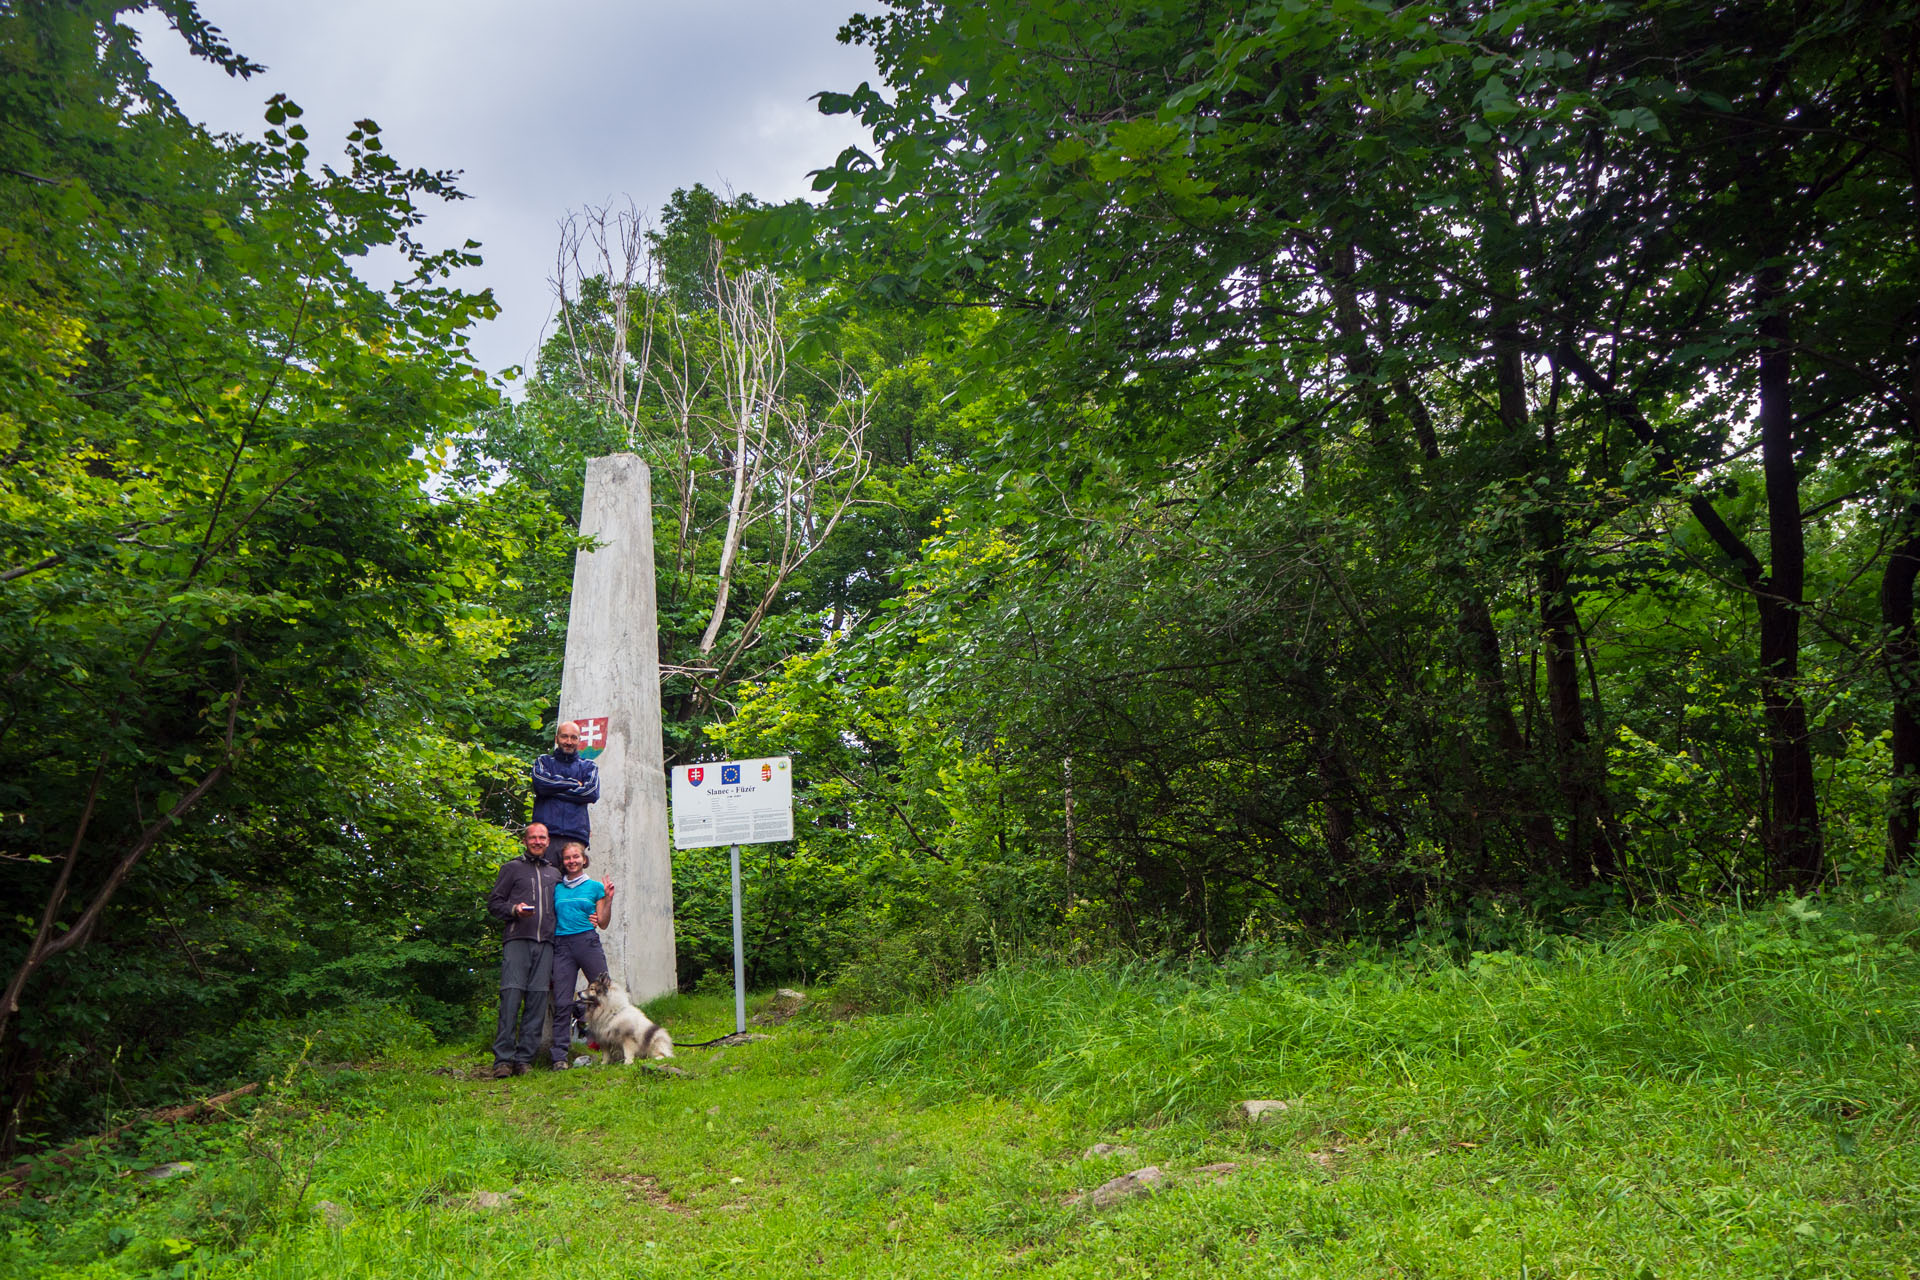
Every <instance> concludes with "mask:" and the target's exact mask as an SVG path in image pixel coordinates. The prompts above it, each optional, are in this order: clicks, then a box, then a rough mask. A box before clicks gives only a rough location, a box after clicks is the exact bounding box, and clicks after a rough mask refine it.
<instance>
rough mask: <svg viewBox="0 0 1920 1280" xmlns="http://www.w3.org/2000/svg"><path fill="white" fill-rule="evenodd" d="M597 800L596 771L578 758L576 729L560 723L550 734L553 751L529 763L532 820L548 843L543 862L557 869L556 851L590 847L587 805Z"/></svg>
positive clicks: (569, 723) (597, 781) (578, 736)
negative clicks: (574, 846)
mask: <svg viewBox="0 0 1920 1280" xmlns="http://www.w3.org/2000/svg"><path fill="white" fill-rule="evenodd" d="M599 798H600V769H599V766H597V765H595V764H594V763H593V761H591V760H583V759H581V758H580V726H579V725H577V724H575V723H574V722H573V721H571V720H562V721H561V722H560V726H559V727H558V728H557V729H555V730H554V731H553V751H552V753H551V754H549V755H544V756H541V757H540V758H539V759H538V760H535V761H534V762H533V820H534V821H535V822H540V823H545V824H546V828H547V834H548V835H549V836H550V837H551V838H552V843H551V844H549V845H548V846H547V862H548V863H550V864H551V865H553V866H555V867H558V866H559V865H560V851H561V850H563V849H565V848H566V847H567V845H569V844H570V843H573V842H574V841H578V842H579V843H580V844H582V845H588V846H591V845H592V843H593V841H592V839H591V837H592V835H593V826H592V824H591V822H589V821H588V818H587V806H588V805H590V804H592V803H593V802H594V801H595V800H598V799H599Z"/></svg>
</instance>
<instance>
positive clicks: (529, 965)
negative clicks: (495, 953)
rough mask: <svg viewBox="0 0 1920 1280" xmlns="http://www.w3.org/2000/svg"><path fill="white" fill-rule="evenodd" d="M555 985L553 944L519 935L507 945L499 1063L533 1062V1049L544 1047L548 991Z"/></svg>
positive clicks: (496, 1047) (496, 1044)
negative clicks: (542, 1037) (543, 1037)
mask: <svg viewBox="0 0 1920 1280" xmlns="http://www.w3.org/2000/svg"><path fill="white" fill-rule="evenodd" d="M552 984H553V943H551V942H535V941H534V940H533V939H531V938H515V939H513V940H512V941H510V942H508V943H507V944H506V946H505V950H504V951H503V952H502V954H501V957H500V1022H499V1025H498V1026H497V1027H495V1028H494V1033H493V1060H494V1061H495V1062H517V1063H520V1064H521V1065H523V1066H531V1065H532V1064H533V1051H534V1050H535V1049H538V1048H539V1047H540V1036H541V1034H542V1033H543V1032H545V1031H546V1029H547V1000H548V994H547V992H548V989H549V988H550V987H551V986H552ZM516 1024H517V1025H516ZM516 1029H517V1030H518V1032H519V1035H518V1037H517V1043H516V1036H515V1034H514V1033H515V1031H516Z"/></svg>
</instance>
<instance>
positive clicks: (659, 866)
mask: <svg viewBox="0 0 1920 1280" xmlns="http://www.w3.org/2000/svg"><path fill="white" fill-rule="evenodd" d="M580 532H581V534H582V536H585V537H590V538H593V539H594V540H595V541H597V542H598V543H599V544H600V545H599V546H597V547H596V548H595V549H594V550H592V551H581V552H579V553H577V554H576V555H575V557H574V561H573V602H572V605H571V607H570V609H569V611H568V615H567V660H566V667H565V669H564V671H563V672H562V675H561V678H560V718H561V719H562V720H576V721H582V722H585V721H588V720H599V719H602V718H604V719H605V721H606V724H605V726H604V736H605V745H604V746H603V747H602V748H601V751H600V754H599V756H598V757H596V758H595V763H596V764H598V765H599V766H600V800H599V803H597V804H595V805H594V806H593V809H592V811H591V816H592V821H593V847H592V855H593V869H592V871H591V872H590V874H591V875H592V876H593V877H594V878H595V879H597V880H602V881H611V882H612V883H613V886H614V889H615V892H614V895H613V919H612V920H611V921H610V922H609V924H608V926H607V929H606V932H605V933H604V934H603V935H602V942H603V943H604V945H605V947H606V952H607V963H608V964H609V965H610V966H611V967H612V969H613V975H614V977H615V978H618V979H622V980H624V981H625V983H626V985H627V990H628V992H629V993H631V995H632V996H633V999H634V1001H635V1002H636V1003H638V1002H641V1001H645V1000H651V999H653V998H654V997H655V996H662V995H667V994H669V993H671V992H672V991H673V990H674V989H675V977H674V949H673V864H672V861H671V853H670V851H669V845H668V843H667V773H666V764H665V759H664V756H663V753H662V751H661V747H660V639H659V636H660V630H659V627H660V624H659V614H658V612H657V607H656V604H655V599H654V592H653V486H652V483H651V480H650V477H649V476H648V473H647V464H646V463H644V462H642V461H641V460H640V459H639V458H638V457H637V456H635V455H634V454H631V453H616V454H613V455H612V456H610V457H605V458H593V459H590V460H589V461H588V462H587V488H586V496H585V498H584V499H583V500H582V502H581V509H580ZM598 729H599V726H596V731H598ZM583 745H585V744H583Z"/></svg>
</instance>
